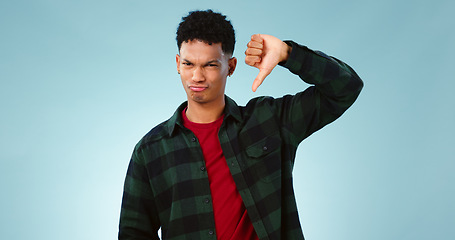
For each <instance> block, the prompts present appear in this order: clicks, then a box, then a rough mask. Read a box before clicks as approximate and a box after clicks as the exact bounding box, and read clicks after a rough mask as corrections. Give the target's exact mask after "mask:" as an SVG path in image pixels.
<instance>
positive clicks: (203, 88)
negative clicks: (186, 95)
mask: <svg viewBox="0 0 455 240" xmlns="http://www.w3.org/2000/svg"><path fill="white" fill-rule="evenodd" d="M189 88H190V89H191V91H193V92H202V91H204V90H205V89H206V88H207V87H199V86H190V87H189Z"/></svg>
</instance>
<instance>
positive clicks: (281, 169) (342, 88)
mask: <svg viewBox="0 0 455 240" xmlns="http://www.w3.org/2000/svg"><path fill="white" fill-rule="evenodd" d="M177 44H178V48H179V54H177V56H176V63H177V71H178V73H179V74H180V78H181V80H182V85H183V87H184V89H185V91H186V94H187V99H188V101H187V102H185V103H183V104H182V105H181V106H180V107H179V108H178V109H177V110H176V112H175V113H174V115H173V116H172V117H171V118H170V119H169V120H167V121H165V122H164V123H161V124H159V125H158V126H156V127H155V128H153V129H152V130H151V131H150V132H149V133H147V134H146V135H145V136H144V137H143V138H142V139H141V141H140V142H139V143H138V144H137V145H136V147H135V149H134V152H133V155H132V158H131V161H130V165H129V167H128V172H127V176H126V179H125V186H124V195H123V202H122V209H121V216H120V228H119V239H159V237H158V230H159V229H160V228H161V231H162V232H161V237H162V238H163V239H242V240H244V239H248V240H249V239H303V233H302V229H301V226H300V222H299V217H298V213H297V206H296V202H295V197H294V192H293V186H292V184H293V183H292V169H293V165H294V160H295V155H296V150H297V146H298V144H299V143H300V142H301V141H302V140H303V139H305V138H306V137H308V136H309V135H311V134H312V133H313V132H315V131H317V130H319V129H320V128H322V127H323V126H325V125H326V124H328V123H330V122H332V121H334V120H335V119H336V118H338V117H340V116H341V114H342V113H343V112H344V111H345V110H346V109H347V108H348V107H349V106H351V104H352V103H353V102H354V101H355V99H356V98H357V96H358V94H359V93H360V90H361V88H362V86H363V83H362V81H361V79H360V78H359V77H358V76H357V74H356V73H355V72H354V70H352V69H351V68H350V67H349V66H348V65H346V64H345V63H343V62H341V61H339V60H337V59H335V58H332V57H329V56H327V55H325V54H323V53H322V52H316V51H312V50H310V49H308V48H307V47H304V46H301V45H299V44H297V43H294V42H292V41H287V42H283V41H281V40H279V39H277V38H275V37H273V36H269V35H261V34H256V35H253V36H252V37H251V41H250V42H249V43H248V48H247V50H246V51H245V54H246V57H245V62H246V63H247V64H248V65H250V66H253V67H256V68H258V69H259V74H258V76H257V77H256V79H255V80H254V82H253V87H252V88H253V91H256V89H257V88H258V87H259V85H261V83H262V82H263V81H264V79H265V78H266V76H267V75H268V74H270V72H271V71H272V69H273V68H274V67H275V66H277V65H278V64H280V65H282V66H283V67H286V68H288V69H289V70H290V71H291V72H292V73H294V74H296V75H298V76H299V77H300V78H301V79H302V80H304V81H305V82H307V83H309V84H312V85H313V86H311V87H309V88H308V89H306V90H305V91H302V92H299V93H297V94H296V95H293V96H291V95H287V96H284V97H282V98H278V99H274V98H271V97H259V98H255V99H252V100H250V101H249V102H248V104H247V105H246V106H237V104H236V103H235V102H234V101H233V100H232V99H230V98H229V97H227V96H225V94H224V90H225V86H226V79H227V77H228V76H231V75H232V73H233V72H234V70H235V67H236V65H237V59H236V58H235V57H232V54H233V51H234V44H235V37H234V30H233V27H232V25H231V23H230V22H229V21H227V20H226V18H225V16H223V15H221V14H219V13H214V12H212V11H211V10H208V11H195V12H191V13H190V14H189V15H188V16H187V17H184V18H183V21H182V22H181V23H180V25H179V27H178V30H177Z"/></svg>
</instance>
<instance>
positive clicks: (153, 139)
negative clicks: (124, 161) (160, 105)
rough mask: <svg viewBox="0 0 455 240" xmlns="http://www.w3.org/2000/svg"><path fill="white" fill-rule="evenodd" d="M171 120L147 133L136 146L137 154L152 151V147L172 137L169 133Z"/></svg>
mask: <svg viewBox="0 0 455 240" xmlns="http://www.w3.org/2000/svg"><path fill="white" fill-rule="evenodd" d="M170 120H171V119H168V120H166V121H164V122H162V123H160V124H158V125H156V126H155V127H153V128H152V129H151V130H150V131H149V132H147V133H146V134H145V135H144V136H143V137H142V138H141V139H140V140H139V142H138V143H137V144H136V146H135V152H137V153H140V152H142V151H143V150H144V149H150V148H151V146H152V145H154V144H156V143H157V142H160V141H162V140H163V139H164V138H166V137H168V136H169V135H170V131H169V124H170Z"/></svg>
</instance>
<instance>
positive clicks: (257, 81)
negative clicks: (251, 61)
mask: <svg viewBox="0 0 455 240" xmlns="http://www.w3.org/2000/svg"><path fill="white" fill-rule="evenodd" d="M271 72H272V70H271V69H262V70H260V71H259V74H258V75H257V77H256V79H254V81H253V87H252V90H253V92H256V90H257V89H258V87H259V86H260V85H261V84H262V82H264V79H265V78H266V77H267V76H268V75H269V74H270V73H271Z"/></svg>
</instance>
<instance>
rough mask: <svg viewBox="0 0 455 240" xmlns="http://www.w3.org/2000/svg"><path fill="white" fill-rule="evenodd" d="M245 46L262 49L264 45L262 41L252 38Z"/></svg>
mask: <svg viewBox="0 0 455 240" xmlns="http://www.w3.org/2000/svg"><path fill="white" fill-rule="evenodd" d="M246 46H247V47H249V48H259V49H262V48H263V47H264V45H263V44H262V43H260V42H256V41H253V40H251V41H249V42H248V44H247V45H246Z"/></svg>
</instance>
